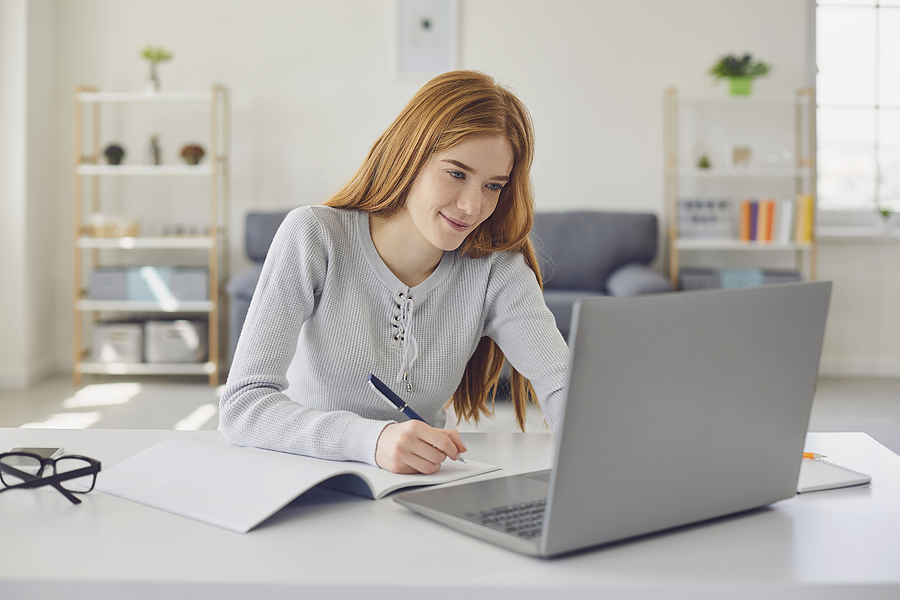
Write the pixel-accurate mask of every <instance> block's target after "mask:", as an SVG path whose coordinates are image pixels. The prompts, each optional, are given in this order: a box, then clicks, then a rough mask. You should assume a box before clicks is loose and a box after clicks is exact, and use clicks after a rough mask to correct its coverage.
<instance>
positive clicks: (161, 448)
mask: <svg viewBox="0 0 900 600" xmlns="http://www.w3.org/2000/svg"><path fill="white" fill-rule="evenodd" d="M497 469H499V467H496V466H494V465H488V464H484V463H479V462H476V461H474V460H468V461H467V464H463V463H461V462H456V461H452V460H449V459H448V460H446V461H445V462H444V464H442V465H441V469H440V470H439V471H438V472H437V473H435V474H433V475H398V474H396V473H391V472H389V471H385V470H384V469H379V468H378V467H373V466H370V465H365V464H362V463H354V462H336V461H330V460H321V459H317V458H309V457H306V456H297V455H295V454H284V453H282V452H272V451H269V450H259V449H257V448H242V447H240V446H232V445H230V444H225V443H219V442H210V441H207V440H200V439H196V438H190V437H179V438H172V439H168V440H166V441H164V442H160V443H159V444H156V445H155V446H151V447H150V448H147V449H146V450H144V451H143V452H139V453H138V454H135V455H134V456H132V457H131V458H128V459H126V460H124V461H122V462H120V463H119V464H117V465H115V466H114V467H112V468H111V469H105V470H104V471H102V472H101V473H100V474H99V475H98V477H97V485H96V489H98V490H100V491H102V492H106V493H107V494H112V495H113V496H119V497H121V498H125V499H127V500H133V501H134V502H140V503H141V504H146V505H148V506H153V507H155V508H161V509H163V510H166V511H169V512H172V513H175V514H177V515H182V516H185V517H189V518H191V519H196V520H198V521H202V522H204V523H209V524H211V525H216V526H218V527H223V528H225V529H229V530H231V531H236V532H238V533H246V532H248V531H250V530H251V529H253V528H254V527H256V526H257V525H259V524H260V523H262V522H263V521H265V520H266V519H268V518H269V517H270V516H272V515H273V514H275V513H276V512H278V511H279V510H280V509H281V508H283V507H284V506H286V505H287V504H288V503H289V502H291V501H292V500H294V499H295V498H297V497H298V496H299V495H301V494H303V493H304V492H306V491H307V490H309V489H310V488H312V487H313V486H315V485H318V484H320V483H325V484H326V485H328V486H329V487H333V488H335V489H340V490H342V491H347V492H352V493H354V494H358V495H361V496H365V497H368V498H374V499H378V498H381V497H383V496H384V495H386V494H389V493H391V492H393V491H394V490H398V489H401V488H408V487H414V486H422V485H434V484H438V483H446V482H448V481H456V480H458V479H464V478H466V477H472V476H474V475H480V474H481V473H488V472H490V471H496V470H497Z"/></svg>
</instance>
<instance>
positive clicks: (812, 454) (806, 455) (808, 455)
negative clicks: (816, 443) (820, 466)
mask: <svg viewBox="0 0 900 600" xmlns="http://www.w3.org/2000/svg"><path fill="white" fill-rule="evenodd" d="M803 458H813V459H815V458H825V455H824V454H816V453H815V452H804V453H803Z"/></svg>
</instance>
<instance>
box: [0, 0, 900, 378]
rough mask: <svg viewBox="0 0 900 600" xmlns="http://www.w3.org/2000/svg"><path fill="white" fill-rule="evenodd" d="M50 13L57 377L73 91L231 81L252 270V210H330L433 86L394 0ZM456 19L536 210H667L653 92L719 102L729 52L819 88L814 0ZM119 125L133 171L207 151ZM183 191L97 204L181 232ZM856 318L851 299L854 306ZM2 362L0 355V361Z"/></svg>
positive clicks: (535, 9)
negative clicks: (153, 60)
mask: <svg viewBox="0 0 900 600" xmlns="http://www.w3.org/2000/svg"><path fill="white" fill-rule="evenodd" d="M7 1H9V0H0V2H7ZM47 1H49V2H52V4H53V6H54V7H55V10H56V11H57V13H58V22H57V23H56V24H55V25H53V27H56V29H55V31H57V32H58V35H57V36H56V39H57V40H58V41H57V43H56V46H55V51H56V56H55V60H54V62H53V68H54V72H55V80H54V82H53V85H52V86H49V88H47V89H49V92H48V93H50V94H51V96H52V97H53V99H54V106H55V110H54V111H53V112H54V115H55V122H54V124H53V131H54V136H53V138H54V142H55V147H56V149H57V150H56V153H55V155H54V157H53V160H54V164H53V172H54V173H55V176H54V178H53V185H54V187H53V190H52V191H48V190H45V189H42V190H41V192H40V194H41V195H43V194H48V195H50V196H52V198H50V199H49V200H50V203H52V205H53V206H54V209H55V210H56V212H57V222H56V234H57V238H58V239H59V244H58V248H56V250H55V254H54V256H55V264H54V265H52V266H51V267H50V268H48V269H45V270H43V272H44V273H46V274H47V277H49V276H50V274H53V281H52V282H51V284H52V285H53V286H54V289H55V291H56V294H55V302H54V307H55V314H53V315H48V316H50V317H52V319H51V320H52V321H54V322H55V324H56V330H57V335H56V342H57V343H56V345H55V347H56V348H57V352H56V360H57V362H58V364H59V365H61V366H66V365H70V364H71V356H70V345H71V341H70V340H71V323H70V320H71V301H72V298H71V273H70V265H71V257H70V255H71V238H72V233H71V231H72V226H71V214H72V208H71V195H72V176H71V167H70V165H71V164H72V159H73V157H72V117H73V108H72V92H73V90H74V87H75V85H77V84H82V83H83V84H90V85H93V86H96V87H98V88H100V89H102V90H139V89H141V87H142V85H143V82H144V79H145V77H146V74H147V67H146V64H145V63H144V62H143V61H142V60H141V59H140V58H139V57H138V52H139V49H140V48H141V47H142V46H143V45H144V44H147V43H153V44H160V45H164V46H166V47H168V48H170V49H172V50H173V52H174V54H175V59H174V60H173V61H172V62H171V63H167V64H163V65H162V66H161V68H160V76H161V79H162V85H163V89H164V90H204V89H208V88H209V86H210V85H212V84H213V83H223V84H225V85H227V86H229V88H230V89H231V91H232V101H233V108H232V126H233V135H232V139H233V143H232V152H233V162H232V165H233V168H232V205H233V209H232V211H231V216H232V223H233V225H234V226H233V230H232V235H231V248H232V255H233V261H232V263H233V265H234V269H235V270H236V269H240V268H241V267H242V266H243V265H244V264H246V263H245V262H244V258H243V250H242V247H241V243H242V242H241V240H242V235H243V227H242V219H243V215H244V214H245V213H246V212H247V211H248V210H250V209H259V208H263V209H265V208H281V207H289V206H297V205H301V204H310V203H317V202H321V201H322V200H323V199H324V198H325V197H326V196H327V195H328V194H329V192H331V191H332V190H333V189H334V188H335V187H336V186H337V185H339V184H340V183H341V182H342V181H343V180H344V179H345V178H347V177H348V176H349V175H350V174H351V173H352V171H353V170H354V168H355V167H356V166H357V164H358V163H359V161H360V160H361V159H362V157H363V155H364V153H365V152H366V150H367V149H368V147H369V145H370V144H371V143H372V141H374V139H375V137H376V136H377V135H378V134H379V133H380V132H381V130H382V129H383V128H384V127H385V126H386V125H387V124H388V123H389V122H390V120H391V119H392V118H393V117H394V116H395V115H396V113H397V112H398V111H399V109H400V108H401V107H402V106H403V104H404V103H405V102H406V101H407V100H408V98H409V97H410V96H411V95H412V94H413V93H414V92H415V91H416V90H417V89H418V88H419V87H420V86H421V85H422V84H423V83H424V82H425V81H426V80H427V77H422V78H405V79H402V80H398V79H397V78H396V77H395V75H394V70H393V68H392V65H391V61H392V58H393V36H394V31H395V30H394V25H393V19H394V14H395V10H396V5H395V2H394V0H332V1H329V2H320V1H317V0H256V1H254V2H246V1H244V0H215V1H214V0H187V1H184V0H155V1H152V2H150V1H145V0H127V1H123V0H70V1H65V2H59V0H47ZM460 7H461V8H460V67H462V68H472V69H479V70H483V71H486V72H488V73H490V74H492V75H494V76H495V77H497V78H498V79H499V80H501V81H502V82H505V83H507V84H509V85H510V86H512V87H513V88H515V89H516V90H517V91H518V92H519V93H520V95H521V96H522V98H523V99H524V100H525V101H526V103H527V104H528V106H529V107H530V109H531V111H532V114H533V117H534V120H535V125H536V131H537V143H538V146H537V154H536V157H535V166H534V179H535V187H536V191H537V197H538V206H539V208H540V209H542V210H561V209H569V208H598V209H611V210H648V211H653V212H656V213H658V214H662V210H663V206H662V204H663V184H662V173H663V168H662V154H663V150H662V94H663V90H664V89H665V88H666V87H668V86H670V85H676V86H678V88H679V90H680V91H682V92H685V93H692V94H724V93H725V92H724V89H723V84H719V85H718V86H715V87H713V86H712V84H711V82H710V80H709V78H708V77H707V76H706V75H705V71H706V68H707V67H708V66H709V64H711V63H712V62H713V60H714V59H716V58H717V57H718V56H720V55H721V54H723V53H725V52H743V51H752V52H754V54H756V55H757V56H759V57H762V58H764V59H765V60H767V61H769V62H771V63H773V64H774V65H775V69H774V71H773V73H772V74H771V76H770V77H767V78H765V79H762V80H759V81H758V82H757V86H756V92H757V93H760V94H766V93H771V94H784V93H792V92H793V91H795V89H796V88H798V87H800V86H803V85H806V84H808V83H811V82H810V81H809V77H810V75H809V73H810V70H809V64H810V56H809V53H810V50H809V48H810V43H809V42H810V39H811V38H810V32H809V31H807V29H808V18H807V12H806V11H807V9H808V0H754V1H750V0H676V1H673V0H643V1H641V2H622V1H618V0H558V1H554V2H548V1H546V0H460ZM51 16H52V15H51ZM48 18H49V17H48ZM48 27H50V26H49V25H48ZM2 56H3V55H0V60H2ZM44 64H47V63H46V62H44ZM128 110H131V109H127V110H126V111H125V112H123V113H119V114H117V115H112V116H106V117H105V118H104V121H103V136H102V137H103V141H102V143H103V145H105V144H106V143H109V142H110V141H114V140H115V141H120V142H122V143H123V144H125V146H126V150H127V151H128V152H129V156H128V158H127V160H132V161H137V162H140V161H139V157H140V155H141V153H142V151H143V146H144V144H145V142H146V139H147V136H148V135H149V134H150V133H160V135H161V139H162V142H163V145H164V152H165V154H166V155H167V156H168V157H169V158H172V157H174V154H175V153H177V151H178V149H179V148H180V146H181V145H182V144H183V143H185V142H187V141H191V140H192V139H198V140H200V141H201V142H206V141H207V140H205V138H203V137H202V136H204V135H206V134H205V133H204V131H203V129H202V126H201V127H199V128H198V126H197V125H196V123H197V122H200V123H203V124H204V125H205V122H204V121H203V117H202V115H201V116H200V117H198V115H196V114H192V113H183V114H179V115H177V116H175V117H172V116H171V115H172V113H171V112H170V113H168V115H164V114H162V113H158V112H152V111H151V112H149V113H148V112H144V113H139V112H128ZM135 110H137V109H135ZM0 118H2V113H0ZM31 135H33V132H30V133H29V137H31ZM181 185H182V184H176V183H169V184H162V183H155V184H148V183H146V182H144V183H140V184H133V183H126V182H116V183H113V184H106V186H107V187H104V193H105V194H106V196H105V197H106V198H107V199H108V200H109V202H110V203H111V206H113V208H119V207H120V206H124V205H131V206H134V205H137V206H144V207H147V206H152V207H153V211H152V212H155V214H152V215H151V216H148V217H147V218H148V219H151V218H156V219H174V218H176V215H173V214H168V213H169V212H170V211H174V210H175V209H176V208H178V210H186V211H191V210H194V209H192V208H191V205H192V204H200V203H204V202H205V197H202V194H203V193H204V192H203V190H202V189H198V188H195V187H192V186H190V185H185V186H184V187H179V186H181ZM198 198H202V199H198ZM160 213H161V214H160ZM6 218H7V215H6V214H5V213H4V221H5V220H6ZM5 262H8V261H6V259H5V258H0V263H5ZM51 262H52V259H51ZM844 268H845V267H843V266H842V267H840V268H838V269H837V272H836V273H835V278H836V279H839V278H840V277H841V276H842V275H841V274H842V273H843V270H842V269H844ZM820 270H821V271H822V272H823V273H824V272H826V271H827V269H826V266H825V265H824V264H823V265H820ZM859 304H860V301H859V300H857V299H853V300H850V301H849V302H848V305H847V306H846V307H845V310H847V311H850V312H853V311H857V310H859ZM41 310H46V307H43V308H41ZM842 318H843V317H842V315H840V314H837V315H835V314H833V315H832V319H833V320H834V319H842ZM829 329H830V330H831V325H829ZM829 335H830V334H829ZM895 337H900V336H895ZM4 346H6V348H5V350H4ZM9 350H10V348H9V343H8V342H7V341H5V340H0V353H2V352H4V351H6V352H9ZM888 352H889V353H890V352H892V351H891V350H888ZM0 356H2V354H0ZM883 358H884V359H885V360H887V363H888V364H892V361H894V360H895V359H896V365H897V368H896V372H897V373H900V357H891V356H887V357H883Z"/></svg>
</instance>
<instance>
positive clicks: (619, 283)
mask: <svg viewBox="0 0 900 600" xmlns="http://www.w3.org/2000/svg"><path fill="white" fill-rule="evenodd" d="M606 291H607V292H609V294H610V295H611V296H617V297H620V298H624V297H628V296H638V295H640V294H664V293H666V292H671V291H672V282H671V281H670V280H669V279H667V278H666V277H665V276H663V275H662V274H661V273H658V272H657V271H654V270H653V269H651V268H650V267H648V266H647V265H640V264H628V265H625V266H624V267H619V268H618V269H616V270H615V271H613V272H612V274H611V275H610V276H609V279H608V280H607V281H606Z"/></svg>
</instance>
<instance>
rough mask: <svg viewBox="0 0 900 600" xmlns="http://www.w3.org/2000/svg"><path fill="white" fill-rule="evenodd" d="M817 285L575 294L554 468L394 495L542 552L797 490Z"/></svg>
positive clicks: (811, 386) (474, 530)
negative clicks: (633, 295)
mask: <svg viewBox="0 0 900 600" xmlns="http://www.w3.org/2000/svg"><path fill="white" fill-rule="evenodd" d="M830 295H831V283H830V282H813V283H796V284H782V285H768V286H762V287H756V288H743V289H735V290H714V291H700V292H682V293H676V294H664V295H657V296H641V297H637V298H623V299H612V298H597V299H590V300H582V301H580V302H578V303H577V304H576V306H575V310H574V313H573V316H572V329H571V331H572V332H573V335H572V337H571V339H570V348H571V352H570V357H569V368H568V379H567V385H566V390H565V404H564V409H563V416H562V422H561V427H560V434H559V435H558V436H557V437H556V439H555V451H554V456H553V463H552V464H553V468H552V469H550V470H549V471H541V472H534V473H526V474H521V475H513V476H507V477H499V478H494V479H487V480H478V481H474V482H471V483H464V484H459V485H453V486H449V487H441V488H435V489H428V490H423V491H415V492H409V493H404V494H400V495H398V496H396V497H395V498H394V499H395V500H396V501H397V502H399V503H400V504H402V505H404V506H406V507H408V508H410V509H411V510H413V511H415V512H417V513H420V514H422V515H425V516H427V517H429V518H432V519H435V520H437V521H439V522H441V523H443V524H445V525H448V526H450V527H453V528H455V529H458V530H459V531H462V532H464V533H467V534H470V535H473V536H476V537H478V538H481V539H483V540H486V541H488V542H492V543H495V544H497V545H500V546H503V547H505V548H509V549H511V550H515V551H518V552H522V553H524V554H529V555H535V556H555V555H558V554H562V553H566V552H571V551H574V550H579V549H582V548H587V547H591V546H596V545H599V544H605V543H609V542H613V541H617V540H623V539H626V538H631V537H634V536H639V535H644V534H648V533H653V532H657V531H661V530H665V529H670V528H673V527H678V526H682V525H686V524H689V523H695V522H698V521H703V520H708V519H714V518H716V517H721V516H724V515H729V514H732V513H737V512H741V511H746V510H750V509H753V508H757V507H761V506H765V505H768V504H771V503H773V502H776V501H778V500H783V499H785V498H790V497H792V496H793V495H794V494H795V493H796V489H797V478H798V475H799V472H800V462H801V460H802V452H803V444H804V440H805V435H806V429H807V426H808V423H809V414H810V408H811V406H812V400H813V393H814V390H815V386H816V375H817V372H818V368H819V357H820V354H821V350H822V338H823V336H824V331H825V319H826V316H827V313H828V302H829V298H830Z"/></svg>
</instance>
